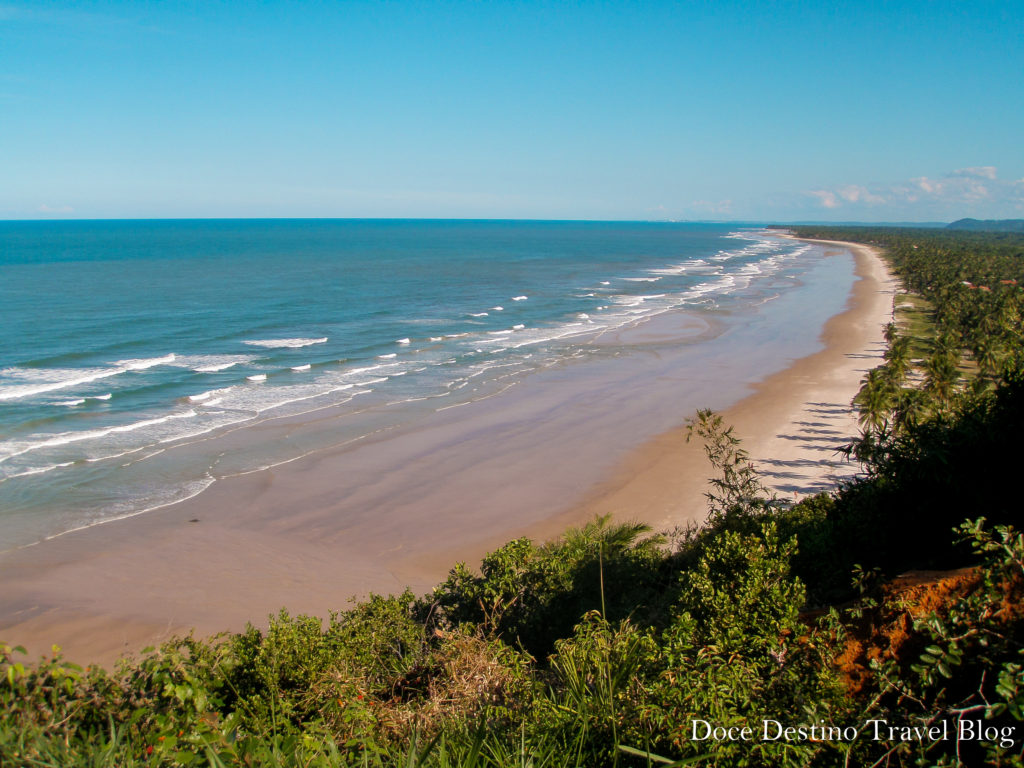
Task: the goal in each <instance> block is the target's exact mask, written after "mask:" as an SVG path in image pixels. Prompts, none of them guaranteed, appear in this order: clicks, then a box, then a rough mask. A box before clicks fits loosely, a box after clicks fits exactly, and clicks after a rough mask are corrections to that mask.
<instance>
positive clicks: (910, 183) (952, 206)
mask: <svg viewBox="0 0 1024 768" xmlns="http://www.w3.org/2000/svg"><path fill="white" fill-rule="evenodd" d="M805 194H806V195H808V196H809V197H812V198H814V199H815V200H816V201H817V204H818V205H819V206H820V207H821V208H825V209H829V210H834V209H836V208H843V210H844V214H843V215H844V216H850V217H856V216H858V215H864V216H865V218H874V217H876V216H877V215H878V214H879V212H880V211H879V209H878V206H881V205H882V204H885V205H886V209H885V215H886V216H887V217H890V218H905V219H906V220H914V219H917V220H921V219H949V218H954V219H955V218H960V217H964V216H971V217H975V218H1010V217H1013V218H1016V217H1017V216H1019V215H1020V212H1021V211H1024V179H1020V180H1018V181H1004V180H1002V179H1000V178H999V176H998V174H997V172H996V167H995V166H992V165H983V166H975V167H971V168H960V169H958V170H955V171H950V172H948V173H946V174H943V175H942V176H940V177H938V178H936V177H929V176H917V177H914V178H912V179H908V180H907V181H902V182H896V183H893V184H889V185H872V186H870V187H868V186H863V185H861V184H846V185H843V186H837V187H833V188H831V189H815V190H811V191H809V192H806V193H805Z"/></svg>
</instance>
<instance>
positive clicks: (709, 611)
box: [0, 226, 1024, 768]
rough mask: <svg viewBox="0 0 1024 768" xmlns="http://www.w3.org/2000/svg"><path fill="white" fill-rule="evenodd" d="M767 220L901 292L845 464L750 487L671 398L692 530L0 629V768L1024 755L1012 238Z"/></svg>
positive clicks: (596, 524)
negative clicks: (688, 457)
mask: <svg viewBox="0 0 1024 768" xmlns="http://www.w3.org/2000/svg"><path fill="white" fill-rule="evenodd" d="M791 229H792V231H793V232H794V234H796V235H797V236H798V237H803V238H818V239H827V240H841V241H854V242H859V243H866V244H869V245H872V246H874V247H877V248H878V249H879V250H880V252H881V253H882V255H883V257H884V258H885V259H886V260H887V262H888V263H889V265H890V268H891V269H892V270H893V271H894V273H895V274H896V275H897V276H898V278H899V280H900V282H901V284H902V287H903V290H902V291H901V292H900V294H899V295H898V297H897V308H896V313H895V321H894V322H893V323H892V324H891V325H889V326H888V327H887V328H886V330H885V339H886V345H887V348H886V352H885V357H884V363H883V364H882V365H881V366H879V367H878V368H875V369H874V370H872V371H869V372H868V373H867V374H866V375H865V377H864V380H863V382H862V386H861V389H860V391H859V392H858V393H857V395H856V398H855V399H854V402H853V404H854V406H855V407H856V409H857V412H858V414H859V419H860V424H861V429H862V431H861V433H860V435H859V436H858V437H857V439H856V440H854V441H852V442H851V443H850V444H848V445H837V446H835V448H836V450H838V451H843V452H845V453H846V454H847V456H848V457H849V459H850V460H851V461H856V462H859V463H860V466H861V467H862V471H861V472H860V473H859V474H858V475H857V476H855V477H854V478H852V479H850V480H847V481H845V482H843V483H842V484H841V485H839V486H838V487H836V488H833V489H832V490H830V491H828V492H825V493H819V494H817V495H814V496H810V497H807V498H804V499H803V500H801V501H799V502H798V503H793V502H791V501H784V500H781V499H779V498H776V497H775V496H773V494H772V493H771V492H770V491H768V490H767V489H766V487H765V485H764V484H763V483H762V482H761V480H760V478H759V476H758V470H757V467H756V466H755V465H754V464H753V463H752V462H751V461H750V459H749V457H748V455H747V454H746V452H745V451H744V449H743V443H742V436H741V435H736V434H735V433H734V431H733V429H732V428H731V427H730V425H728V424H726V423H724V422H723V420H722V419H721V417H720V416H718V415H716V414H714V413H712V412H710V411H700V412H698V413H697V414H694V415H693V416H692V417H691V419H690V421H689V436H690V439H691V440H694V441H700V443H701V444H703V446H704V449H705V451H706V454H707V457H708V474H709V476H710V477H712V478H713V480H712V489H711V491H710V493H709V494H708V498H707V519H706V522H705V524H703V525H702V526H700V527H691V528H685V529H678V530H674V531H666V532H654V531H652V530H650V529H649V528H648V527H647V526H645V525H642V524H639V523H631V522H627V521H624V520H614V521H613V520H610V519H605V518H599V519H595V520H594V521H592V522H591V523H589V524H587V525H585V526H583V527H581V528H577V529H573V530H569V531H566V532H565V533H564V534H563V535H562V536H561V537H560V538H559V539H557V540H555V541H550V542H535V541H531V540H529V539H525V538H524V539H517V540H515V541H511V542H508V543H507V544H505V545H504V546H502V547H501V548H499V549H497V550H496V551H494V552H491V553H490V554H488V555H487V556H486V557H485V558H484V559H483V561H482V562H481V563H479V564H466V563H459V564H456V565H455V566H454V567H453V568H452V570H451V572H450V574H449V576H448V578H447V579H446V580H445V581H444V582H443V583H441V584H439V585H438V586H437V587H436V588H435V589H434V590H433V591H432V592H431V593H430V594H426V595H414V594H412V593H410V592H406V593H405V594H401V595H391V596H378V595H372V596H370V597H369V598H367V599H365V600H363V601H362V602H360V603H358V604H356V605H354V606H353V607H351V608H348V609H346V610H343V611H340V612H338V613H335V614H332V615H331V617H330V619H329V620H326V621H325V620H321V619H320V618H318V617H310V616H293V615H291V614H289V613H288V612H287V611H285V610H282V611H281V612H280V613H279V614H278V615H275V616H272V617H271V618H270V621H269V625H268V626H267V627H266V628H265V629H262V628H257V627H255V626H251V627H249V628H248V629H247V630H246V631H245V632H242V633H239V634H230V635H222V636H218V637H214V638H210V639H197V638H195V637H181V638H176V639H174V640H171V641H169V642H167V643H165V644H163V645H162V646H161V647H159V648H154V649H147V650H146V651H145V652H143V653H142V654H141V655H140V656H139V657H137V658H135V659H131V660H126V661H123V662H121V663H120V664H119V666H118V667H117V668H115V669H110V670H108V669H102V668H98V667H85V668H82V667H79V666H77V665H75V664H72V663H70V662H69V661H67V660H65V659H64V658H63V657H62V656H61V655H60V653H59V651H57V650H55V651H54V653H53V654H52V655H51V656H47V657H44V658H43V659H41V660H39V659H29V658H27V656H26V654H25V653H24V651H23V650H22V649H20V648H18V647H16V646H14V645H3V644H0V767H2V768H8V767H9V766H10V767H11V768H13V767H15V766H17V767H19V768H20V767H21V766H39V767H41V766H81V767H82V768H85V766H90V767H92V768H103V767H106V766H110V767H111V768H112V767H113V766H118V767H119V768H130V767H141V766H211V767H220V766H289V767H291V766H296V767H298V766H308V767H310V768H313V767H320V766H410V767H411V766H437V767H439V768H442V767H447V766H467V767H472V766H481V767H483V766H494V767H499V766H500V767H505V766H508V767H511V766H520V767H521V768H525V767H526V766H533V767H534V768H549V767H550V768H557V767H562V766H565V767H569V766H624V767H625V766H636V767H639V766H690V765H693V766H865V767H867V766H890V767H897V766H981V765H993V766H1024V653H1022V652H1024V600H1022V596H1024V530H1022V523H1024V521H1022V510H1024V504H1022V501H1021V499H1022V491H1021V484H1020V477H1021V475H1019V474H1018V473H1019V472H1021V468H1020V458H1019V457H1020V450H1021V441H1022V435H1024V235H1022V234H1020V233H1014V232H975V231H960V230H942V229H896V228H881V227H874V228H867V227H824V226H815V227H797V228H791ZM258 618H259V617H254V619H258ZM3 639H4V640H6V641H9V642H11V643H14V642H16V641H17V638H3Z"/></svg>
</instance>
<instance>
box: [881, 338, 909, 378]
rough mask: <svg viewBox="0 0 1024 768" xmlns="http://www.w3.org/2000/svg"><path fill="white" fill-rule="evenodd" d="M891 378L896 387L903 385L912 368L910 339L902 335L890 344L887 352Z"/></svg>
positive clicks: (887, 364) (887, 366)
mask: <svg viewBox="0 0 1024 768" xmlns="http://www.w3.org/2000/svg"><path fill="white" fill-rule="evenodd" d="M885 360H886V366H885V367H886V368H887V369H888V374H889V380H890V382H891V383H892V385H893V386H894V387H895V388H897V389H898V388H899V387H901V386H903V382H904V381H906V378H907V372H908V371H909V370H910V339H908V338H906V337H905V336H901V337H899V338H898V339H895V340H893V341H892V342H891V343H890V344H889V349H887V350H886V352H885Z"/></svg>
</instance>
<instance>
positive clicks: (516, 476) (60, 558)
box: [0, 244, 894, 663]
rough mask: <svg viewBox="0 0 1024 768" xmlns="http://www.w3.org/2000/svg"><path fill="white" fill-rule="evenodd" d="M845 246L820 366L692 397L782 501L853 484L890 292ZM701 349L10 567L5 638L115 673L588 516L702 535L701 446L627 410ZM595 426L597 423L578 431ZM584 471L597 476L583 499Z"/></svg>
mask: <svg viewBox="0 0 1024 768" xmlns="http://www.w3.org/2000/svg"><path fill="white" fill-rule="evenodd" d="M839 245H840V246H841V247H842V248H844V249H845V248H849V249H850V250H851V251H852V252H853V253H854V254H855V259H856V274H857V276H858V280H857V281H856V283H855V285H854V287H853V290H852V291H851V294H850V297H849V300H848V303H847V306H846V309H845V310H844V311H842V312H841V313H839V314H837V315H835V316H834V317H833V318H832V319H831V320H829V321H828V323H827V324H826V326H825V328H824V330H823V332H822V339H821V340H822V342H823V344H824V349H823V350H822V351H820V352H817V353H815V354H813V355H810V356H808V357H804V358H801V359H799V360H797V361H796V362H794V363H793V364H792V365H790V366H789V367H788V368H786V369H785V370H782V371H780V372H779V373H776V374H773V375H771V376H769V377H767V378H766V379H764V380H763V381H762V382H760V383H759V384H757V385H756V386H755V391H754V393H753V394H749V395H747V392H748V391H749V390H748V388H747V387H746V386H745V385H743V384H735V385H732V386H725V385H723V383H722V382H721V381H718V380H716V379H715V376H714V375H713V373H714V371H717V370H720V369H721V367H722V366H723V365H725V363H721V364H720V365H719V366H718V367H715V366H714V365H712V366H710V369H709V370H710V371H711V373H708V374H707V375H706V376H705V377H704V378H705V379H706V380H702V379H700V378H699V377H697V379H695V380H694V381H691V382H689V383H690V384H691V387H692V388H691V398H692V399H695V401H696V402H697V403H699V404H702V405H708V406H711V407H717V408H722V407H724V406H726V405H729V404H730V403H735V405H731V406H730V407H728V408H727V409H726V410H725V411H724V416H725V418H726V420H727V421H728V422H729V423H732V424H734V425H735V427H736V431H737V433H738V434H739V435H740V436H741V437H743V438H744V443H745V445H746V447H747V448H748V450H749V451H750V452H751V454H752V456H753V457H754V458H755V460H756V461H757V463H758V465H759V466H760V467H761V469H762V470H763V471H764V472H765V475H766V479H767V480H768V481H769V483H770V484H771V485H772V486H773V487H774V488H775V489H776V490H777V491H778V492H779V493H780V495H788V494H797V495H800V494H803V493H808V492H814V491H815V490H818V489H820V488H823V487H827V486H828V484H829V483H830V481H831V478H832V476H833V475H835V474H843V473H849V472H851V471H853V468H851V467H849V466H848V465H846V466H844V465H843V464H842V462H841V461H839V460H838V459H837V457H835V456H834V453H833V448H834V447H836V446H838V445H841V444H843V443H844V442H845V441H847V440H848V439H849V438H850V437H852V436H853V435H855V434H856V432H857V429H856V421H855V419H854V417H853V415H852V412H851V410H850V408H849V402H850V399H851V398H852V397H853V395H854V394H855V393H856V391H857V389H858V386H859V382H860V379H861V377H862V376H863V374H864V372H865V371H866V370H867V369H869V368H871V367H873V366H874V365H876V364H877V360H880V359H881V353H882V349H883V345H882V327H883V326H884V324H885V323H886V322H888V320H889V319H890V317H891V311H892V294H893V290H894V283H893V281H892V279H891V278H890V276H889V275H888V273H887V271H886V270H885V267H884V264H883V263H882V262H881V260H880V259H879V258H878V257H877V254H874V253H873V252H872V251H871V249H869V248H866V247H863V246H853V245H846V244H839ZM715 332H716V331H715V329H714V328H713V327H712V326H711V325H708V324H707V322H706V321H703V320H699V319H697V318H695V317H694V316H691V315H686V314H685V313H679V314H676V315H672V316H668V317H664V318H662V319H661V320H660V321H658V322H656V323H654V324H648V325H645V326H639V327H637V328H636V329H633V330H632V331H630V333H633V334H634V338H632V339H630V343H631V344H636V343H641V344H643V343H650V344H651V345H652V353H651V355H650V357H651V360H650V361H649V363H648V364H647V365H648V367H643V366H638V367H637V368H636V369H635V370H631V367H630V366H622V365H618V366H616V365H615V361H614V360H611V361H608V362H607V363H606V364H604V365H603V368H602V367H601V366H602V364H600V363H597V364H593V365H596V366H598V367H597V368H595V369H594V371H595V373H596V374H597V375H591V376H589V377H587V378H586V379H581V377H580V376H579V375H578V374H576V373H574V372H573V371H571V370H569V369H566V370H562V371H557V370H556V371H552V372H550V373H547V374H545V375H543V376H538V378H537V380H536V381H532V382H527V383H525V384H522V385H520V386H517V387H515V388H513V389H512V390H511V391H510V392H507V393H504V394H502V395H499V396H498V397H497V398H494V399H493V401H483V402H477V403H473V404H468V405H466V406H463V407H460V408H453V409H450V410H447V411H445V412H443V413H439V414H438V415H437V416H435V417H432V418H431V419H429V420H426V421H424V422H423V423H422V424H420V425H419V426H414V427H410V428H409V429H406V430H403V432H402V433H401V434H383V435H380V436H378V437H376V438H374V439H371V440H369V441H366V442H364V443H362V444H360V445H359V446H355V447H352V446H349V447H346V448H345V449H337V450H330V451H325V452H322V453H318V454H314V455H311V456H307V457H305V458H303V459H301V460H299V461H296V462H293V463H291V464H288V465H285V466H282V467H279V468H276V469H271V470H266V471H262V472H256V473H252V474H249V475H244V476H239V477H234V478H230V479H227V480H223V481H219V482H217V483H216V484H214V485H213V486H212V487H211V488H210V489H209V490H207V491H206V492H205V493H203V494H201V495H200V496H198V497H196V498H195V499H192V500H189V501H187V502H184V503H181V504H178V505H175V506H172V507H168V508H166V509H164V510H160V511H159V512H156V513H150V514H146V515H142V516H139V517H135V518H130V519H126V520H121V521H117V522H113V523H109V524H105V525H101V526H97V527H94V528H90V529H86V530H82V531H78V532H75V533H73V534H69V535H66V536H61V537H59V538H56V539H53V540H50V541H46V542H43V543H42V544H40V545H37V546H33V547H27V548H24V549H21V550H17V551H15V552H11V553H7V554H6V555H5V556H4V557H3V558H2V559H0V583H3V584H4V590H3V593H2V595H0V640H3V641H6V642H11V643H16V644H22V645H26V646H27V647H28V648H29V650H30V653H31V654H33V655H38V654H39V653H42V652H44V651H47V650H48V649H49V647H50V645H51V644H53V643H57V644H59V645H61V646H62V647H63V648H64V650H65V653H66V655H67V656H69V657H70V658H72V659H74V660H76V661H81V662H101V663H110V662H111V661H112V660H113V659H114V658H116V657H117V656H118V655H120V654H122V653H125V652H131V651H137V650H138V649H140V648H141V647H142V646H144V645H148V644H152V643H155V642H159V641H161V640H163V639H166V638H167V637H169V636H171V635H173V634H176V633H177V634H180V633H183V632H188V631H189V630H190V629H194V630H195V632H196V633H197V634H199V635H206V634H211V633H214V632H217V631H222V630H231V631H236V630H239V629H242V628H243V627H244V626H245V624H246V622H248V621H250V620H251V621H253V622H254V623H257V624H260V623H262V621H261V620H262V619H264V617H266V616H267V614H269V613H272V612H276V611H277V610H278V609H279V608H280V607H282V606H287V607H288V609H289V611H290V612H291V613H292V614H296V613H311V614H317V615H325V614H326V613H327V611H328V610H331V609H334V610H340V609H343V608H344V607H345V606H346V602H347V599H348V598H350V597H352V596H357V595H364V594H366V593H367V592H369V591H374V592H378V593H387V592H397V591H401V590H402V589H404V588H405V587H406V586H408V587H410V588H412V589H413V591H414V592H417V593H423V592H426V591H428V590H429V589H430V588H431V587H432V586H433V585H434V584H436V583H437V582H438V581H440V580H442V579H443V578H444V576H445V575H446V573H447V570H448V569H449V568H450V567H451V565H452V564H453V563H454V562H456V561H457V560H465V561H467V562H470V563H474V562H476V561H478V559H479V557H480V556H482V555H483V554H484V553H485V552H486V551H488V550H490V549H493V548H494V547H495V546H498V545H500V544H502V543H504V542H505V541H507V540H509V539H510V538H514V537H516V536H522V535H530V536H533V537H535V538H538V539H543V538H546V537H550V536H554V535H557V534H558V533H559V532H561V531H562V530H564V528H565V527H566V526H568V525H573V524H578V523H581V522H584V521H586V520H588V519H590V518H591V517H593V515H595V514H604V513H613V514H615V515H617V516H620V517H622V518H632V519H641V520H644V521H646V522H649V523H651V524H652V525H653V526H655V527H656V528H659V529H665V528H670V527H672V526H675V525H683V524H686V523H687V522H696V523H699V522H700V520H701V519H702V518H703V516H704V513H705V507H704V501H703V498H702V494H703V492H704V491H705V490H706V480H705V478H706V477H707V475H708V473H709V468H708V466H707V464H706V461H705V459H704V456H703V452H702V450H701V447H700V446H699V445H697V444H695V443H692V444H687V443H686V442H685V428H680V427H679V426H678V422H679V420H680V419H679V414H677V413H666V414H664V415H662V414H651V413H649V410H650V409H649V407H646V410H645V403H644V400H643V399H637V398H635V397H633V396H632V393H633V391H635V387H636V385H637V383H638V381H640V380H643V381H646V379H645V378H643V377H651V376H654V377H655V378H656V379H657V380H658V381H659V382H661V383H660V384H659V386H663V387H671V386H674V385H675V382H674V380H673V376H675V375H676V374H675V373H674V371H675V369H674V368H673V367H672V365H673V363H672V360H671V359H670V358H671V355H669V354H663V353H661V352H658V351H655V350H660V349H661V347H659V346H658V345H664V344H666V343H670V342H671V339H672V338H675V337H676V336H679V335H682V336H683V337H687V338H693V337H695V336H700V335H701V334H712V335H713V334H714V333H715ZM588 365H591V364H589V363H588ZM659 366H662V367H659ZM744 395H747V396H744ZM499 403H500V407H498V405H497V404H499ZM594 409H600V412H601V414H602V419H600V420H594V419H591V418H589V414H592V413H593V412H594ZM637 419H645V420H646V421H645V424H646V425H647V427H648V429H649V433H651V434H657V437H655V438H653V439H651V440H649V441H647V442H645V443H643V444H642V445H639V446H631V445H628V444H627V445H623V444H622V441H621V439H620V440H617V439H616V438H617V435H619V434H621V432H622V431H623V428H624V426H625V425H626V424H630V423H631V422H634V421H636V420H637ZM662 423H663V424H664V426H662V427H660V428H659V425H661V424H662ZM659 433H660V434H659ZM251 437H252V439H259V431H258V430H254V433H253V435H252V436H251ZM609 446H616V447H615V449H610V448H609ZM570 456H571V459H572V460H571V461H569V460H566V459H567V457H570ZM553 466H554V467H558V469H557V471H552V467H553ZM396 468H397V471H396ZM595 471H597V472H598V477H603V478H604V479H601V480H599V481H598V482H596V483H595V479H594V478H595ZM427 511H429V514H428V513H427Z"/></svg>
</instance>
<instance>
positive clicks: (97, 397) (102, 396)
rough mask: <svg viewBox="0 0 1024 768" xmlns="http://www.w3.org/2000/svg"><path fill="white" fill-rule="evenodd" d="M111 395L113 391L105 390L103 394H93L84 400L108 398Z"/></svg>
mask: <svg viewBox="0 0 1024 768" xmlns="http://www.w3.org/2000/svg"><path fill="white" fill-rule="evenodd" d="M113 396H114V393H113V392H107V394H105V395H93V396H92V397H87V398H86V400H109V399H110V398H112V397H113Z"/></svg>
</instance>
